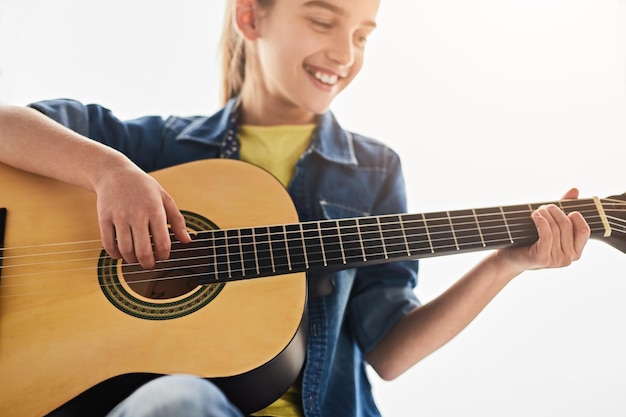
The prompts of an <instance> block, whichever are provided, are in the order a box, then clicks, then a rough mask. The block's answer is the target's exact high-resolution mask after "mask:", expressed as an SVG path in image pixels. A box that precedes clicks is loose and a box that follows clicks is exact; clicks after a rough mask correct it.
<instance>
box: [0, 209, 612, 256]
mask: <svg viewBox="0 0 626 417" xmlns="http://www.w3.org/2000/svg"><path fill="white" fill-rule="evenodd" d="M487 215H488V216H493V214H486V215H479V216H487ZM382 217H392V218H399V219H400V220H402V217H406V215H402V216H400V215H394V216H382ZM461 217H470V216H460V217H458V218H461ZM443 220H444V218H431V219H428V221H430V222H433V221H443ZM516 220H520V219H518V218H509V219H508V221H509V222H512V221H516ZM522 220H524V221H527V220H528V219H527V218H526V217H524V218H522ZM613 220H616V219H613ZM617 220H620V219H617ZM414 222H416V221H415V220H406V221H400V222H394V223H402V224H403V231H406V230H411V229H412V227H411V226H410V223H414ZM489 222H496V223H498V225H500V224H501V221H500V220H487V221H486V222H483V227H480V226H479V230H480V229H482V232H483V234H488V232H487V231H486V230H487V229H488V228H489V226H485V223H489ZM310 223H319V222H310ZM394 223H386V225H387V226H388V225H390V224H394ZM418 223H420V222H418ZM405 224H406V225H405ZM468 224H471V225H472V226H473V225H475V224H476V222H465V223H457V224H456V225H455V226H456V229H455V232H456V233H458V234H460V235H462V234H463V232H464V231H465V229H460V228H459V227H461V226H464V225H468ZM296 225H297V224H296ZM365 226H367V225H365ZM510 226H515V225H510ZM524 226H525V225H524ZM270 227H272V226H268V227H267V228H266V229H269V228H270ZM353 227H357V225H355V226H353ZM431 227H432V228H433V229H436V228H437V226H436V225H435V226H431ZM499 227H500V226H499ZM257 229H258V228H257ZM418 229H420V230H421V229H423V227H422V226H418ZM233 230H234V229H233ZM326 230H328V229H326ZM398 230H399V229H386V230H384V231H381V232H383V233H384V232H388V233H394V232H397V231H398ZM472 230H474V228H472ZM217 231H218V232H219V231H221V232H224V236H220V237H217V239H219V240H228V239H229V236H228V235H227V231H225V230H217ZM212 232H216V230H213V231H212ZM281 233H282V232H281ZM296 233H297V232H296ZM374 233H376V232H374ZM441 233H446V234H447V233H449V232H448V231H447V230H446V231H444V232H441ZM274 234H276V233H272V232H270V233H268V234H267V236H268V239H269V240H272V238H271V236H272V235H274ZM357 234H358V233H357ZM435 234H437V232H433V233H431V234H430V235H431V240H432V241H433V242H436V241H437V239H436V237H435V238H434V239H433V236H434V235H435ZM403 235H404V234H403ZM420 235H424V233H419V234H418V236H420ZM324 237H325V238H340V237H349V235H346V234H343V235H340V234H337V235H326V236H323V238H324ZM406 237H407V240H411V243H412V244H415V243H416V242H419V241H415V240H414V239H413V237H414V236H413V235H410V234H406ZM462 237H463V238H472V237H477V235H474V236H471V235H469V236H468V235H464V236H462ZM317 238H318V236H315V237H313V239H317ZM297 239H298V240H299V239H300V237H298V238H297ZM214 240H216V239H215V237H214V239H209V241H214ZM202 241H203V240H199V241H195V243H196V244H197V243H201V242H202ZM94 242H98V241H94ZM288 243H289V240H287V241H286V244H288ZM42 246H45V245H42ZM226 246H229V247H230V245H229V244H226V245H224V246H220V245H218V246H215V245H214V246H209V247H207V248H204V249H209V248H210V249H215V250H219V249H221V248H223V247H226ZM87 250H89V251H93V250H94V249H85V250H83V251H87ZM181 250H182V251H188V250H198V249H193V248H192V249H186V248H183V249H181ZM78 252H80V251H63V252H56V253H55V252H50V253H39V254H28V255H17V256H10V257H4V258H5V259H13V258H16V257H33V256H42V257H44V256H55V255H58V254H68V253H78ZM176 252H177V251H176V250H173V251H172V253H173V254H174V255H175V254H176ZM243 255H246V254H245V253H244V254H243ZM85 260H89V258H75V259H70V260H62V261H50V262H49V263H56V262H63V263H67V262H78V261H85ZM46 263H47V262H36V263H35V264H38V265H41V264H46ZM27 265H28V264H22V265H13V267H18V266H19V267H23V266H27Z"/></svg>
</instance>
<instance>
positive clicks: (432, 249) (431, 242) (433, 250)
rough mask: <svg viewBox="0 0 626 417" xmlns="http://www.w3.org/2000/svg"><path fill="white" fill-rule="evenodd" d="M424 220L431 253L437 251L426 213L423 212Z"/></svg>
mask: <svg viewBox="0 0 626 417" xmlns="http://www.w3.org/2000/svg"><path fill="white" fill-rule="evenodd" d="M422 221H423V222H424V229H425V230H426V236H427V237H428V246H430V253H435V248H434V247H433V240H432V239H431V237H430V231H429V230H428V222H427V221H426V215H425V214H424V213H422Z"/></svg>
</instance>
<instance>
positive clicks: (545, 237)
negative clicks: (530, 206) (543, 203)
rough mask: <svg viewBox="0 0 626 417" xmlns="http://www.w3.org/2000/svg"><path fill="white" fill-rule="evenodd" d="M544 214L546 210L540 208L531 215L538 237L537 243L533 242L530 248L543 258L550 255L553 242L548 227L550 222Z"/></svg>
mask: <svg viewBox="0 0 626 417" xmlns="http://www.w3.org/2000/svg"><path fill="white" fill-rule="evenodd" d="M546 214H547V213H546V210H545V209H543V208H541V207H540V208H539V209H537V210H535V211H534V212H533V213H532V215H531V218H532V220H533V222H534V223H535V227H536V228H537V234H538V236H539V239H537V242H535V244H534V245H533V246H532V247H533V248H534V249H535V251H536V254H538V255H543V257H544V258H545V257H546V254H549V253H550V251H551V248H552V240H553V236H552V229H551V227H550V222H549V221H548V219H547V218H546V217H545V215H546Z"/></svg>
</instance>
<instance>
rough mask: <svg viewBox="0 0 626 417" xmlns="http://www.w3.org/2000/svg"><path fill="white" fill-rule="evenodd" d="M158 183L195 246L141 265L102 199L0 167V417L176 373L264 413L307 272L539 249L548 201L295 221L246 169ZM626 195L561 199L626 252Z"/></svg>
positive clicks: (70, 404)
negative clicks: (100, 206)
mask: <svg viewBox="0 0 626 417" xmlns="http://www.w3.org/2000/svg"><path fill="white" fill-rule="evenodd" d="M151 175H153V176H154V178H155V179H156V180H157V181H159V182H160V183H161V185H163V186H164V187H165V189H167V190H168V192H169V193H170V195H171V196H172V197H173V198H174V199H175V200H176V202H177V204H178V206H179V207H180V208H181V209H182V210H183V214H184V215H185V218H186V221H187V227H188V229H189V230H190V232H191V234H192V235H193V237H194V238H193V241H192V243H190V244H187V245H182V244H179V243H176V242H173V246H172V256H171V259H169V260H167V261H160V262H158V263H157V266H156V267H155V268H154V269H152V270H150V271H145V270H142V269H141V268H140V267H138V266H137V265H132V264H127V263H125V262H123V261H118V260H113V259H111V258H110V257H109V256H108V255H107V254H106V253H105V252H104V251H103V250H102V247H101V243H100V237H99V236H100V235H99V229H98V222H97V218H96V212H95V195H94V194H93V193H91V192H88V191H86V190H83V189H81V188H79V187H75V186H72V185H68V184H65V183H61V182H58V181H55V180H51V179H48V178H43V177H40V176H37V175H33V174H29V173H26V172H23V171H19V170H16V169H13V168H11V167H8V166H5V165H1V164H0V178H1V181H2V187H0V234H1V236H0V239H2V238H4V243H3V244H2V246H0V248H2V249H1V250H2V252H3V253H2V256H1V257H0V262H1V269H0V387H1V388H0V415H2V416H6V417H14V416H19V417H30V416H41V415H44V414H46V413H51V414H50V415H52V416H56V417H58V416H70V415H78V414H77V413H79V411H76V410H89V415H92V416H93V415H98V413H101V414H105V413H106V412H107V411H108V410H109V409H110V408H112V407H113V406H114V405H115V404H116V403H117V402H119V401H120V400H121V399H123V398H124V397H125V396H126V395H128V394H129V393H130V392H131V391H132V390H133V389H134V388H136V387H138V386H139V385H141V384H143V383H145V382H146V381H148V380H150V379H151V378H154V377H156V376H159V375H164V374H173V373H190V374H195V375H200V376H202V377H205V378H208V379H211V380H212V381H214V382H215V383H216V384H218V385H219V386H220V387H221V388H222V389H223V390H224V392H225V393H226V395H227V396H228V397H229V398H230V399H231V400H232V401H233V402H234V403H235V404H236V405H238V406H239V407H240V408H241V409H242V411H243V412H244V413H249V412H252V411H256V410H259V409H261V408H263V407H264V406H266V405H268V404H270V403H271V402H272V401H274V400H275V399H276V398H278V397H279V396H280V395H282V393H283V392H284V391H285V390H286V389H287V388H288V387H289V386H290V385H291V383H292V382H293V381H294V380H295V378H296V377H297V375H298V373H299V372H300V369H301V367H302V365H303V363H304V356H305V346H306V301H307V287H306V273H307V272H311V271H314V270H318V269H325V268H328V269H336V268H351V267H355V266H361V265H370V264H377V263H385V262H393V261H399V260H405V259H417V258H427V257H432V256H442V255H449V254H454V253H464V252H469V251H480V250H490V249H496V248H502V247H508V246H514V245H528V244H531V243H533V242H534V241H536V239H537V233H536V230H535V227H534V224H533V222H532V220H531V219H530V214H531V213H532V211H534V210H535V209H536V208H537V207H538V206H540V205H541V204H544V203H537V204H525V205H514V206H504V207H493V208H480V209H469V210H458V211H446V212H433V213H423V214H394V215H386V216H370V217H360V218H350V219H337V220H323V221H316V222H306V223H300V222H298V216H297V213H296V212H295V209H294V208H293V204H292V203H291V200H290V198H289V196H288V194H287V193H286V192H285V190H284V189H283V187H282V186H281V185H280V183H279V182H278V181H276V180H275V179H274V178H273V177H271V176H270V175H269V174H267V173H265V172H264V171H262V170H260V169H259V168H256V167H254V166H252V165H249V164H245V163H242V162H239V161H234V160H226V159H216V160H205V161H197V162H192V163H188V164H183V165H178V166H175V167H172V168H168V169H164V170H161V171H156V172H153V173H152V174H151ZM216 179H217V180H216ZM225 197H228V198H225ZM625 201H626V198H625V197H624V195H621V196H614V197H610V198H605V199H599V198H592V199H579V200H563V201H557V202H555V204H557V205H559V206H560V207H561V208H562V209H563V210H565V211H566V212H571V211H574V210H576V211H579V212H581V213H582V214H583V216H584V217H585V219H586V220H587V222H588V223H589V225H590V227H591V230H592V238H596V239H602V240H604V241H606V242H607V243H609V244H611V245H612V246H614V247H616V248H617V249H619V250H621V251H626V241H625V240H624V239H623V236H624V234H625V233H626V216H624V209H625V208H626V205H625ZM256 278H262V279H256ZM96 399H97V400H96ZM96 404H98V405H96ZM81 412H84V411H81Z"/></svg>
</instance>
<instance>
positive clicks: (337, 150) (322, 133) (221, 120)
mask: <svg viewBox="0 0 626 417" xmlns="http://www.w3.org/2000/svg"><path fill="white" fill-rule="evenodd" d="M238 107H239V106H238V101H237V99H236V98H232V99H230V100H228V102H227V103H226V105H225V106H224V108H223V109H221V110H220V111H218V112H217V113H215V114H213V115H212V116H209V117H199V118H197V119H196V120H194V121H193V122H192V123H190V124H189V125H188V126H187V127H185V128H184V129H183V130H182V131H181V132H180V133H179V134H178V136H177V139H178V140H192V141H196V142H201V143H204V144H207V145H213V146H221V147H224V145H225V142H226V141H227V140H228V138H229V137H234V136H236V132H237V119H238V117H237V116H238ZM309 151H310V152H316V153H317V154H319V155H320V156H322V157H323V158H325V159H327V160H329V161H332V162H336V163H339V164H346V165H358V161H357V158H356V155H355V152H354V138H353V137H352V134H351V133H350V132H347V131H345V130H344V129H343V128H342V127H341V126H340V125H339V123H338V122H337V120H336V119H335V116H334V115H333V114H332V112H331V111H327V112H325V113H324V114H322V115H320V117H319V121H318V126H317V129H316V130H315V133H314V135H313V139H312V141H311V146H310V148H309Z"/></svg>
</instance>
